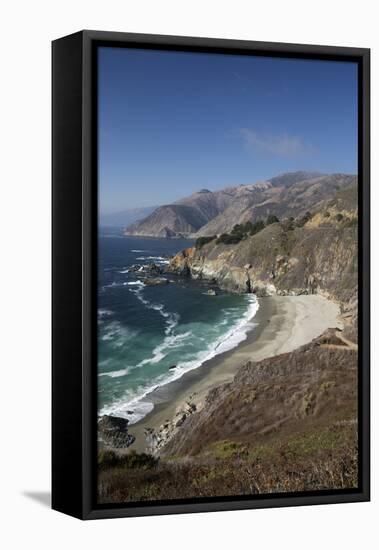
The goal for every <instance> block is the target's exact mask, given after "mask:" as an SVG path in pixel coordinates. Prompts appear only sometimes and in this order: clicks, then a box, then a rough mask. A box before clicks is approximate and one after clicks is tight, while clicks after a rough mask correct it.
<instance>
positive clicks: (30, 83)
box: [0, 0, 379, 550]
mask: <svg viewBox="0 0 379 550" xmlns="http://www.w3.org/2000/svg"><path fill="white" fill-rule="evenodd" d="M1 12H2V16H1V20H2V25H1V33H0V41H1V48H0V55H1V64H0V77H1V84H0V94H1V101H0V132H1V152H2V155H1V162H0V174H1V176H0V193H1V200H0V210H1V212H0V222H1V230H0V238H1V248H0V251H1V269H0V277H1V282H0V289H1V291H0V292H1V299H0V323H1V325H2V328H1V335H2V339H1V340H2V343H1V348H0V350H1V351H0V357H1V371H0V376H1V377H0V388H1V390H0V391H1V395H0V407H1V413H0V418H1V432H0V441H1V447H2V451H1V452H0V460H1V462H2V464H1V467H0V476H1V480H0V507H1V515H0V523H1V524H2V527H1V528H0V541H1V539H4V541H3V544H2V547H3V548H6V549H7V550H8V549H13V548H38V549H40V550H44V549H45V548H56V549H61V548H62V549H63V548H65V549H67V548H80V547H84V546H85V547H87V548H90V549H98V548H101V549H102V550H103V549H104V548H105V549H111V548H122V547H127V548H129V549H139V548H141V549H145V548H146V549H147V548H154V549H158V550H159V549H163V548H164V549H165V550H168V549H171V548H180V549H181V550H186V549H194V548H201V549H202V548H204V549H205V548H219V549H223V548H233V549H237V548H239V547H241V548H245V547H256V548H276V547H277V548H291V549H298V548H299V549H300V548H301V549H304V548H307V549H309V550H312V549H320V548H328V549H329V548H344V549H346V550H347V549H355V548H357V547H358V546H359V545H361V546H362V547H365V548H373V547H376V545H375V542H374V541H375V540H376V541H377V539H378V538H379V536H378V528H377V521H378V519H377V518H378V517H379V515H378V512H379V504H378V500H377V493H378V489H377V488H378V475H377V474H378V453H377V452H376V449H375V447H377V441H378V438H377V437H376V436H375V430H376V429H377V418H378V402H379V399H378V393H377V390H378V388H377V387H376V385H375V382H376V379H377V376H376V373H375V367H376V363H375V362H373V369H372V370H373V375H374V376H373V378H374V386H373V388H374V391H373V413H374V416H373V449H374V452H373V458H374V460H373V466H374V472H373V474H374V475H373V502H372V503H363V504H344V505H341V504H340V505H334V506H318V507H305V508H287V509H277V510H261V511H245V512H227V513H213V514H196V515H183V516H171V517H153V518H136V519H129V520H127V519H121V520H109V521H97V522H87V523H83V522H80V521H78V520H75V519H72V518H69V517H66V516H64V515H62V514H58V513H56V512H53V511H51V510H50V509H49V508H48V507H47V506H46V505H43V504H41V502H40V500H41V498H42V500H45V501H46V498H47V497H46V494H47V492H48V491H49V486H50V101H51V99H50V41H51V40H53V39H55V38H58V37H60V36H63V35H65V34H69V33H72V32H74V31H77V30H80V29H83V28H86V29H100V30H115V31H131V32H143V33H158V34H181V35H193V36H208V37H219V38H221V37H222V38H237V39H247V40H265V41H274V42H280V41H282V42H299V43H310V44H329V45H341V46H361V47H371V48H372V72H373V74H372V100H373V117H372V121H373V128H372V138H373V141H372V143H373V146H372V151H373V152H374V153H375V152H376V151H377V149H378V145H379V143H378V120H377V108H376V107H377V105H376V99H377V97H378V91H379V90H378V77H379V67H378V51H379V48H378V30H377V20H376V17H375V15H376V14H375V2H373V1H372V0H361V1H360V2H356V1H354V2H353V1H351V0H344V1H338V0H318V1H317V2H306V1H304V0H278V1H274V0H260V1H259V2H258V1H255V0H250V1H243V0H233V1H225V0H218V1H214V2H213V1H211V0H190V1H187V0H185V1H178V0H176V1H175V0H149V1H147V0H140V1H138V0H120V1H118V0H107V1H106V2H104V1H99V0H82V1H80V0H74V1H73V0H65V1H59V2H58V1H57V0H50V1H47V0H32V1H27V0H19V1H16V0H14V1H13V2H7V3H4V4H3V5H2V10H1ZM372 161H373V162H372V169H373V170H372V195H373V244H374V250H373V253H374V256H373V269H374V274H373V283H374V284H375V273H377V272H378V270H377V269H376V268H377V267H378V258H377V255H376V254H375V243H376V238H378V235H379V233H378V216H377V215H376V212H375V210H376V207H377V206H378V187H377V178H376V176H377V174H378V163H377V158H376V156H375V154H373V159H372ZM377 298H378V292H377V290H376V289H375V287H374V288H373V300H374V301H373V314H374V319H373V321H374V322H375V320H377V319H375V317H376V316H377V307H376V306H377V303H378V302H377ZM373 327H374V330H373V334H374V336H375V324H374V325H373ZM373 349H374V351H377V346H375V342H373ZM67 406H68V407H69V406H70V398H69V396H68V397H67ZM30 493H35V494H36V496H37V497H38V498H37V499H36V498H31V496H30ZM28 495H29V496H28ZM370 541H371V542H370Z"/></svg>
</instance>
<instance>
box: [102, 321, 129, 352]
mask: <svg viewBox="0 0 379 550" xmlns="http://www.w3.org/2000/svg"><path fill="white" fill-rule="evenodd" d="M136 334H137V332H136V331H135V330H130V329H129V328H127V327H125V326H123V325H122V324H121V323H119V322H118V321H111V322H110V323H108V324H107V325H106V327H105V328H104V330H103V335H102V336H101V339H102V340H103V341H104V342H110V343H111V344H112V345H113V346H115V347H116V348H120V347H122V346H123V345H124V344H125V343H126V342H128V341H129V340H130V339H131V338H133V337H134V336H136Z"/></svg>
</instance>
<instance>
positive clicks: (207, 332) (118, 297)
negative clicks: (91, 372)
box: [98, 234, 258, 423]
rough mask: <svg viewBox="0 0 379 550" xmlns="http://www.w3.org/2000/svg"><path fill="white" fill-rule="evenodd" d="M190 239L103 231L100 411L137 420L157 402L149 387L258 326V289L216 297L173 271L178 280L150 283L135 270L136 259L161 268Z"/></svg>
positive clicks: (195, 364) (198, 365)
mask: <svg viewBox="0 0 379 550" xmlns="http://www.w3.org/2000/svg"><path fill="white" fill-rule="evenodd" d="M191 244H192V243H191V242H190V241H187V240H178V239H173V240H169V239H147V238H146V239H145V238H132V237H121V236H118V235H114V234H113V235H112V234H108V235H107V234H102V235H101V236H100V238H99V266H98V269H99V289H98V409H99V414H113V415H115V416H122V417H125V418H128V419H129V421H130V422H131V423H134V422H137V421H138V420H140V419H141V418H142V417H143V416H145V415H146V414H147V413H148V412H149V411H150V410H151V409H152V408H153V405H152V403H149V400H148V394H149V392H150V391H152V390H153V389H154V388H156V387H157V386H160V385H163V384H166V383H168V382H170V381H172V380H174V379H177V378H179V377H180V376H182V375H183V373H185V372H187V371H188V370H191V369H194V368H201V365H202V364H203V363H204V361H206V360H207V359H211V358H212V357H214V356H215V355H217V354H220V353H223V352H224V351H227V350H230V349H232V348H233V347H235V346H237V345H238V343H240V342H241V341H243V340H244V339H245V338H246V335H247V332H248V331H249V330H252V329H253V328H254V326H255V324H254V321H251V319H252V317H253V316H254V314H255V313H256V311H257V309H258V303H257V301H256V298H255V296H253V295H244V296H238V295H232V294H227V293H222V292H220V293H218V294H217V295H216V296H212V295H208V294H206V292H207V290H209V288H210V285H209V283H206V282H201V281H200V282H199V281H192V280H190V279H188V278H177V277H175V276H171V277H169V278H170V279H171V280H172V281H173V282H172V283H170V284H168V285H165V286H145V285H144V284H143V283H142V282H141V281H140V280H139V279H138V277H137V276H136V274H135V273H134V272H132V271H130V268H131V267H132V266H134V265H136V264H138V265H143V264H148V263H152V262H154V263H156V264H157V265H160V266H164V265H165V264H167V263H168V258H169V257H170V256H172V255H173V254H175V253H176V252H178V251H179V250H181V249H182V248H186V247H188V246H191ZM174 366H175V368H173V367H174ZM170 367H171V368H170ZM146 396H147V398H146ZM142 399H143V401H142Z"/></svg>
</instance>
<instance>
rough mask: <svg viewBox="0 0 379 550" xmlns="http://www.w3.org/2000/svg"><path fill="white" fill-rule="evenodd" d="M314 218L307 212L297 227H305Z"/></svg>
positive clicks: (297, 223)
mask: <svg viewBox="0 0 379 550" xmlns="http://www.w3.org/2000/svg"><path fill="white" fill-rule="evenodd" d="M312 217H313V215H312V214H311V213H310V212H306V213H305V214H304V216H303V217H302V218H300V219H298V220H297V221H296V225H297V227H303V226H304V225H305V224H306V223H307V222H309V220H311V219H312Z"/></svg>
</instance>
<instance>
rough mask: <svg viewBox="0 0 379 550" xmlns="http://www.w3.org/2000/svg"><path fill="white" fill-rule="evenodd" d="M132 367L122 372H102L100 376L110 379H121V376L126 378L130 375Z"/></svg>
mask: <svg viewBox="0 0 379 550" xmlns="http://www.w3.org/2000/svg"><path fill="white" fill-rule="evenodd" d="M129 372H130V367H125V368H124V369H120V370H113V371H111V372H101V373H100V374H99V376H109V378H120V377H121V376H125V375H126V374H129Z"/></svg>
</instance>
